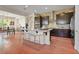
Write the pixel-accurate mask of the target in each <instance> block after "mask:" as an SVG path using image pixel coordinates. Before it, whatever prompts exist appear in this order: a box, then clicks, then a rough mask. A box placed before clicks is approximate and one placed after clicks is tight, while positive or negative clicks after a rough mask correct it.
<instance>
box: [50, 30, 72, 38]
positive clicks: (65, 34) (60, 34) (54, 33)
mask: <svg viewBox="0 0 79 59" xmlns="http://www.w3.org/2000/svg"><path fill="white" fill-rule="evenodd" d="M70 32H71V30H70V29H53V30H51V31H50V35H51V36H58V37H71V34H70Z"/></svg>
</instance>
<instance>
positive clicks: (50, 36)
mask: <svg viewBox="0 0 79 59" xmlns="http://www.w3.org/2000/svg"><path fill="white" fill-rule="evenodd" d="M78 53H79V6H78V5H76V6H75V5H0V54H78Z"/></svg>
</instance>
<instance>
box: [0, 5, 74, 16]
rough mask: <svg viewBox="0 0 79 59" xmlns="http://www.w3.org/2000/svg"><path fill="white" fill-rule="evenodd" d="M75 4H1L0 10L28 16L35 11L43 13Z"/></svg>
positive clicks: (71, 6)
mask: <svg viewBox="0 0 79 59" xmlns="http://www.w3.org/2000/svg"><path fill="white" fill-rule="evenodd" d="M73 7H74V5H28V7H27V8H25V5H0V10H4V11H8V12H12V13H15V14H19V15H24V16H27V15H29V14H31V13H33V12H35V13H42V12H49V11H53V10H54V11H58V10H62V9H66V8H73Z"/></svg>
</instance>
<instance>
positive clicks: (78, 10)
mask: <svg viewBox="0 0 79 59" xmlns="http://www.w3.org/2000/svg"><path fill="white" fill-rule="evenodd" d="M75 49H76V50H77V51H79V6H76V7H75Z"/></svg>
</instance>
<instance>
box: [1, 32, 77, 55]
mask: <svg viewBox="0 0 79 59" xmlns="http://www.w3.org/2000/svg"><path fill="white" fill-rule="evenodd" d="M6 40H7V41H8V43H7V44H4V46H3V48H2V49H0V53H1V54H77V53H78V52H77V51H76V50H75V49H74V47H73V39H71V38H62V37H55V36H51V45H39V44H35V43H33V42H29V41H26V40H23V37H22V33H20V32H17V33H15V35H9V37H8V38H7V39H6Z"/></svg>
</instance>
